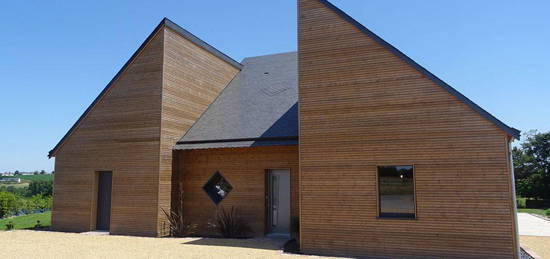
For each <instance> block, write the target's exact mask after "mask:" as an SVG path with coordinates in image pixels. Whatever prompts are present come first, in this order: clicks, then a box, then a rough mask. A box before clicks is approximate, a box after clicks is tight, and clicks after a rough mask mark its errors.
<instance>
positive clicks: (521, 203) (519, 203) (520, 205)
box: [516, 197, 527, 209]
mask: <svg viewBox="0 0 550 259" xmlns="http://www.w3.org/2000/svg"><path fill="white" fill-rule="evenodd" d="M525 200H527V199H526V198H522V197H518V198H517V199H516V204H517V206H518V208H520V209H525Z"/></svg>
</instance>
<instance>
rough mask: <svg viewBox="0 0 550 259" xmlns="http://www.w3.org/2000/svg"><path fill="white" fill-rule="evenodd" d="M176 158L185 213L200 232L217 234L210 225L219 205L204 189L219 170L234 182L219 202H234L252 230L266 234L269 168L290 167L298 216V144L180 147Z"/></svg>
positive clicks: (227, 204)
mask: <svg viewBox="0 0 550 259" xmlns="http://www.w3.org/2000/svg"><path fill="white" fill-rule="evenodd" d="M177 158H178V165H179V174H180V175H179V179H180V183H181V184H182V186H183V191H184V208H183V211H184V215H185V218H186V220H188V221H189V222H192V223H195V224H198V226H199V233H198V234H200V235H215V234H217V233H216V232H214V231H213V230H212V229H211V228H209V227H208V224H209V223H212V222H213V221H214V218H215V215H216V205H215V204H214V202H212V200H210V198H209V197H208V195H207V194H206V193H205V192H204V190H203V189H202V187H203V186H204V184H205V183H206V182H207V181H208V180H209V179H210V177H211V176H212V175H213V174H214V173H215V172H216V171H219V172H220V173H221V174H222V175H223V176H224V177H225V178H226V179H227V180H228V181H229V182H230V183H231V185H232V186H233V190H232V191H231V192H230V193H229V195H228V196H227V197H226V198H225V199H224V200H223V201H222V202H221V203H220V204H219V205H218V206H220V207H225V208H230V207H231V206H235V207H236V208H237V209H238V210H239V212H240V214H241V215H242V216H243V217H244V218H245V219H246V221H247V222H249V223H250V226H251V227H252V230H253V234H254V235H255V236H263V235H264V233H265V217H266V214H265V213H266V212H265V173H266V169H290V177H291V179H290V180H291V184H290V185H291V217H292V218H293V219H295V218H297V217H298V147H297V146H274V147H252V148H227V149H201V150H188V151H177Z"/></svg>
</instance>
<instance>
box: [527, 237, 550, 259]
mask: <svg viewBox="0 0 550 259" xmlns="http://www.w3.org/2000/svg"><path fill="white" fill-rule="evenodd" d="M519 241H520V243H521V246H522V247H526V248H528V249H529V250H531V251H533V252H535V253H536V254H537V255H538V256H540V258H543V259H544V258H547V259H550V237H538V236H520V237H519Z"/></svg>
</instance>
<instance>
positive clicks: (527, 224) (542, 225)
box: [518, 213, 550, 237]
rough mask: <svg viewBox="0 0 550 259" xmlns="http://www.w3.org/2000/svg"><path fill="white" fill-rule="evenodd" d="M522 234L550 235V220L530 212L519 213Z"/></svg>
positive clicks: (520, 233) (520, 232)
mask: <svg viewBox="0 0 550 259" xmlns="http://www.w3.org/2000/svg"><path fill="white" fill-rule="evenodd" d="M518 225H519V235H520V236H542V237H550V221H548V220H545V219H541V218H539V217H535V216H533V215H531V214H529V213H518Z"/></svg>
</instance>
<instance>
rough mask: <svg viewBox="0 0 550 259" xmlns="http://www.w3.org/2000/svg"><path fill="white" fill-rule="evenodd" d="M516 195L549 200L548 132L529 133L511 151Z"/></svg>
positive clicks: (549, 146)
mask: <svg viewBox="0 0 550 259" xmlns="http://www.w3.org/2000/svg"><path fill="white" fill-rule="evenodd" d="M512 156H513V159H514V175H515V180H516V193H517V194H518V195H519V196H521V197H525V198H531V199H544V200H549V199H550V132H546V133H538V132H536V131H530V132H528V133H527V134H526V139H525V140H524V141H523V142H522V143H521V144H520V146H519V147H514V148H513V149H512Z"/></svg>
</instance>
